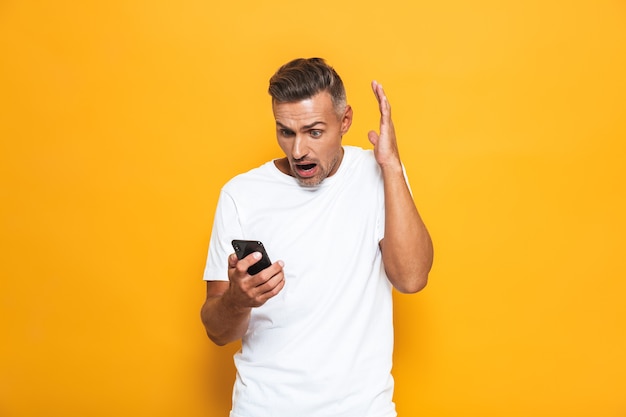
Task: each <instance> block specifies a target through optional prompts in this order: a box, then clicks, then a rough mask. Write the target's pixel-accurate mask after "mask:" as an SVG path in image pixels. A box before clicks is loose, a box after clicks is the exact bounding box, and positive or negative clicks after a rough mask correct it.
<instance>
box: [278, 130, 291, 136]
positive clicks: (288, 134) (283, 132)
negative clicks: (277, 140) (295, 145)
mask: <svg viewBox="0 0 626 417" xmlns="http://www.w3.org/2000/svg"><path fill="white" fill-rule="evenodd" d="M279 133H280V135H281V136H283V137H286V138H288V137H291V136H293V135H294V133H293V130H289V129H280V130H279Z"/></svg>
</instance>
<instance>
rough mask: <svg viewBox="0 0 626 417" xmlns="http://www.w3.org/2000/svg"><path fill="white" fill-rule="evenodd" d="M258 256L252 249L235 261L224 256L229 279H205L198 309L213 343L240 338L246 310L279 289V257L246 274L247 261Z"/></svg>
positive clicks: (247, 315) (247, 314)
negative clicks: (202, 303)
mask: <svg viewBox="0 0 626 417" xmlns="http://www.w3.org/2000/svg"><path fill="white" fill-rule="evenodd" d="M259 259H261V254H260V253H258V252H255V253H253V254H250V255H248V256H246V257H245V258H244V259H242V260H240V261H238V260H237V257H236V256H235V254H232V255H230V256H229V257H228V279H229V281H207V295H206V300H205V302H204V305H203V306H202V310H201V312H200V315H201V318H202V323H203V324H204V327H205V329H206V332H207V335H208V336H209V338H210V339H211V340H212V341H213V342H214V343H215V344H217V345H220V346H222V345H225V344H227V343H230V342H233V341H235V340H238V339H241V337H243V335H244V334H245V332H246V329H247V328H248V321H249V320H250V312H251V311H252V308H254V307H260V306H262V305H263V304H265V302H266V301H267V300H269V299H270V298H272V297H274V296H275V295H276V294H278V293H279V292H280V290H281V289H282V288H283V286H284V285H285V280H284V274H283V263H282V261H278V262H275V263H274V264H272V265H271V266H270V267H269V268H266V269H264V270H263V271H261V272H259V273H258V274H256V275H249V274H248V272H247V270H248V268H249V267H250V265H253V264H255V263H256V262H257V261H258V260H259Z"/></svg>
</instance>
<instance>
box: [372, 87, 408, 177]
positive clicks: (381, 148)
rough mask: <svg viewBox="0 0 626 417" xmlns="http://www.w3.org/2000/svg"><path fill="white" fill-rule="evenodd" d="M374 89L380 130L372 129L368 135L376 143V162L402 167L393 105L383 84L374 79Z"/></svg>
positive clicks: (386, 165)
mask: <svg viewBox="0 0 626 417" xmlns="http://www.w3.org/2000/svg"><path fill="white" fill-rule="evenodd" d="M372 91H373V92H374V95H375V96H376V100H377V101H378V109H379V110H380V130H379V133H376V132H375V131H373V130H372V131H370V132H369V133H368V135H367V137H368V139H369V141H370V142H371V143H372V145H374V155H375V157H376V162H378V164H379V165H380V166H381V168H386V167H393V168H400V167H401V164H400V155H399V152H398V144H397V142H396V132H395V129H394V127H393V121H392V120H391V105H390V104H389V101H388V100H387V96H386V95H385V91H384V90H383V86H382V85H380V84H379V83H378V82H377V81H372Z"/></svg>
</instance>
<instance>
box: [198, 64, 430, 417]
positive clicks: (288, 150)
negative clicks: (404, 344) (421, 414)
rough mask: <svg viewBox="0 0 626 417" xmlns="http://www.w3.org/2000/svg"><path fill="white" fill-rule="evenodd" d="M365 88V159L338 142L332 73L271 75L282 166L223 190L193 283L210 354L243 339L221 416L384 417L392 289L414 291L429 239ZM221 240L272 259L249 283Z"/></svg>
mask: <svg viewBox="0 0 626 417" xmlns="http://www.w3.org/2000/svg"><path fill="white" fill-rule="evenodd" d="M372 89H373V91H374V94H375V96H376V99H377V101H378V106H379V109H380V114H381V118H380V131H379V133H376V132H374V131H372V132H370V133H369V140H370V142H371V143H372V144H373V145H374V150H373V151H371V150H363V149H360V148H356V147H350V146H345V147H344V146H342V143H341V140H342V137H343V135H344V134H346V133H347V132H348V130H349V128H350V125H351V123H352V108H351V107H350V106H349V105H348V104H347V103H346V94H345V90H344V86H343V83H342V81H341V78H340V77H339V75H338V74H337V73H336V72H335V70H334V69H333V68H331V67H330V66H328V65H327V64H326V63H325V62H324V60H322V59H319V58H312V59H296V60H294V61H291V62H289V63H287V64H285V65H284V66H282V67H281V68H280V69H279V70H278V71H277V72H276V74H274V76H273V77H272V78H271V80H270V87H269V93H270V95H271V96H272V109H273V112H274V118H275V122H276V135H277V138H278V144H279V145H280V147H281V149H282V151H283V152H284V153H285V157H284V158H282V159H276V160H274V161H270V162H267V163H265V164H264V165H262V166H261V167H259V168H256V169H253V170H252V171H249V172H247V173H245V174H242V175H239V176H237V177H235V178H233V179H232V180H231V181H229V182H228V183H227V184H226V185H225V186H224V188H223V189H222V192H221V195H220V199H219V202H218V207H217V210H216V214H215V222H214V225H213V232H212V236H211V243H210V245H209V256H208V260H207V266H206V270H205V274H204V279H205V280H206V281H207V298H206V302H205V304H204V305H203V307H202V321H203V323H204V326H205V327H206V331H207V334H208V336H209V337H210V338H211V340H212V341H213V342H215V343H216V344H218V345H224V344H226V343H229V342H232V341H235V340H239V339H241V340H242V348H241V350H240V351H239V352H238V353H237V354H236V355H235V365H236V367H237V379H236V382H235V387H234V391H233V408H232V411H231V414H230V415H231V417H309V416H328V417H331V416H332V417H392V416H395V415H396V411H395V405H394V404H393V401H392V395H393V378H392V377H391V365H392V363H391V360H392V350H393V323H392V294H391V293H392V287H395V288H396V289H397V290H398V291H400V292H404V293H414V292H417V291H419V290H421V289H422V288H423V287H424V286H425V285H426V281H427V277H428V273H429V271H430V267H431V264H432V256H433V250H432V243H431V240H430V237H429V234H428V232H427V230H426V227H425V226H424V223H423V222H422V220H421V218H420V216H419V214H418V211H417V209H416V207H415V204H414V203H413V199H412V196H411V193H410V190H409V187H408V185H407V183H406V180H405V176H404V171H403V166H402V163H401V161H400V156H399V154H398V147H397V144H396V137H395V132H394V127H393V123H392V120H391V110H390V106H389V103H388V101H387V98H386V96H385V93H384V91H383V88H382V86H381V85H380V84H378V83H377V82H373V83H372ZM233 239H249V240H258V241H262V242H263V243H264V245H265V247H266V248H267V251H268V253H269V255H270V257H271V258H272V259H274V257H276V259H281V260H278V261H277V262H275V263H273V264H272V265H271V266H270V267H268V268H267V269H265V270H263V271H261V272H259V273H257V274H256V275H249V274H248V272H247V270H248V268H249V267H250V266H251V265H253V264H255V263H256V262H257V261H258V260H259V259H260V254H259V253H258V252H256V253H253V254H250V255H248V256H246V257H244V258H243V259H241V260H238V259H237V257H236V255H235V254H233V253H232V248H231V247H230V244H231V241H232V240H233Z"/></svg>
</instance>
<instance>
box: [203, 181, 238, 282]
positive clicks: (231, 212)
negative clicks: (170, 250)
mask: <svg viewBox="0 0 626 417" xmlns="http://www.w3.org/2000/svg"><path fill="white" fill-rule="evenodd" d="M241 236H242V233H241V224H240V222H239V216H238V214H237V206H236V205H235V202H234V200H233V199H232V197H231V196H230V195H229V194H228V193H227V192H225V191H224V190H222V192H221V193H220V197H219V200H218V202H217V208H216V210H215V218H214V220H213V230H212V231H211V241H210V242H209V253H208V256H207V261H206V266H205V268H204V277H203V279H204V280H205V281H228V256H229V255H230V254H231V253H233V252H234V250H233V248H232V246H231V241H232V240H233V239H237V238H240V237H241Z"/></svg>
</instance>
